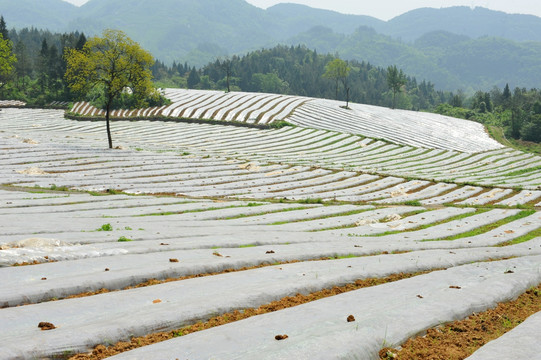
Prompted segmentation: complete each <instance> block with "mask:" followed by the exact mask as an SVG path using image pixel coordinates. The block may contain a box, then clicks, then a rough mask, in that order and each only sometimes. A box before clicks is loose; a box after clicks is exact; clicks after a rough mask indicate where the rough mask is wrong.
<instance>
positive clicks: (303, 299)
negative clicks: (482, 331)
mask: <svg viewBox="0 0 541 360" xmlns="http://www.w3.org/2000/svg"><path fill="white" fill-rule="evenodd" d="M427 272H428V271H426V272H422V273H414V274H404V273H400V274H394V275H391V276H388V277H385V278H373V279H363V280H357V281H355V283H351V284H347V285H344V286H335V287H333V288H332V289H324V290H321V291H318V292H315V293H312V294H308V295H302V294H297V295H295V296H288V297H285V298H283V299H281V300H278V301H274V302H271V303H269V304H266V305H262V306H260V307H259V308H257V309H254V308H252V309H245V310H242V311H238V310H235V311H233V312H231V313H226V314H223V315H219V316H216V317H213V318H210V319H209V320H208V321H207V322H204V323H203V322H198V323H196V324H193V325H189V326H185V327H183V328H181V329H177V330H173V331H169V332H160V333H155V334H149V335H146V336H141V337H134V338H132V339H131V340H130V341H129V342H119V343H117V344H115V345H111V346H109V347H106V346H103V345H98V346H96V348H94V350H92V352H91V353H89V354H78V355H75V356H72V357H71V358H70V360H98V359H105V358H107V357H109V356H113V355H116V354H119V353H122V352H124V351H128V350H132V349H136V348H138V347H142V346H146V345H150V344H154V343H158V342H161V341H165V340H169V339H172V338H175V337H179V336H183V335H187V334H190V333H193V332H196V331H201V330H205V329H210V328H212V327H215V326H219V325H224V324H227V323H230V322H234V321H238V320H242V319H247V318H249V317H252V316H255V315H261V314H265V313H269V312H274V311H278V310H282V309H286V308H290V307H293V306H297V305H301V304H304V303H308V302H311V301H315V300H318V299H322V298H326V297H329V296H333V295H337V294H341V293H344V292H348V291H353V290H358V289H361V288H365V287H370V286H375V285H381V284H384V283H388V282H393V281H398V280H402V279H406V278H410V277H413V276H418V275H421V274H425V273H427ZM344 316H346V315H345V314H344ZM350 316H351V317H352V318H353V315H350ZM348 319H350V318H349V317H348ZM345 321H347V320H346V319H345ZM277 336H278V335H277ZM280 336H285V337H284V338H282V340H283V339H285V338H287V335H280ZM277 340H279V339H277Z"/></svg>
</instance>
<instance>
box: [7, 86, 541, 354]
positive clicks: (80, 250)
mask: <svg viewBox="0 0 541 360" xmlns="http://www.w3.org/2000/svg"><path fill="white" fill-rule="evenodd" d="M167 94H168V96H169V97H170V98H171V99H172V101H173V102H172V104H171V105H169V106H168V107H167V108H164V109H161V110H159V111H161V114H162V115H163V116H169V117H179V118H180V117H195V118H209V119H210V118H214V119H222V120H224V121H248V120H249V119H255V120H254V123H257V122H267V120H268V121H269V122H270V121H274V120H272V119H280V120H282V119H285V120H287V121H289V122H291V123H295V122H297V123H298V124H299V125H300V122H301V118H302V119H304V120H302V121H306V123H304V124H302V125H303V126H297V127H289V126H286V127H283V128H281V129H267V130H263V129H255V128H245V127H230V126H223V125H210V124H189V123H183V122H175V121H167V122H160V121H144V120H141V121H113V123H112V129H113V141H114V142H115V145H118V148H117V149H114V150H108V149H106V148H105V145H106V141H105V140H106V139H105V129H104V128H105V125H104V124H103V122H101V121H75V120H68V119H65V118H64V117H63V112H61V111H57V110H29V109H15V108H6V109H3V110H2V111H1V112H0V122H1V123H2V129H1V131H0V184H1V186H0V204H2V206H1V207H0V234H1V235H0V276H1V277H2V279H3V281H2V282H0V288H1V289H0V308H1V309H0V329H1V333H2V334H3V335H4V336H2V338H1V339H0V349H2V351H1V352H0V359H35V358H70V357H72V356H73V358H74V359H100V358H105V357H108V356H112V357H111V358H118V359H122V358H124V359H149V358H164V359H165V358H167V359H169V358H171V359H175V358H179V359H182V358H189V359H208V358H220V359H238V358H243V359H251V358H262V359H278V358H281V359H318V358H320V359H334V358H360V359H379V358H380V357H381V358H395V357H394V356H395V355H393V354H394V352H395V351H398V350H397V349H399V348H400V346H401V345H402V344H405V343H406V341H408V340H409V339H410V340H411V339H413V338H414V337H415V336H417V335H423V334H425V333H427V332H428V333H429V334H432V333H433V332H440V333H441V332H442V330H441V329H443V328H442V326H444V325H445V324H454V322H455V321H459V320H464V319H467V318H469V317H470V316H472V315H473V314H483V313H484V312H485V311H491V310H493V309H496V306H497V305H498V304H500V305H501V304H508V303H510V302H512V301H514V300H515V299H517V298H518V297H519V296H522V295H524V294H530V295H529V296H530V297H529V299H533V300H529V304H530V305H531V306H530V305H529V306H528V309H529V313H527V314H526V315H524V319H526V317H528V316H529V315H532V314H535V313H536V312H539V311H541V301H540V300H541V296H540V294H539V290H538V287H539V285H540V284H541V213H539V211H538V210H539V205H540V204H541V191H540V190H539V189H538V187H540V186H541V171H540V170H539V165H541V158H539V157H537V156H534V155H530V154H525V153H520V152H518V151H515V150H512V149H508V148H505V147H502V146H500V145H498V144H495V143H493V142H492V140H490V139H488V138H485V136H486V134H485V133H484V130H483V129H482V128H480V129H478V128H477V124H469V123H465V124H464V127H463V129H465V130H464V131H466V133H465V134H464V133H461V132H460V127H457V126H456V124H457V123H455V125H453V124H452V123H447V119H444V120H442V121H441V122H438V121H437V120H435V118H434V117H432V116H431V115H428V114H417V113H408V112H398V111H392V110H387V111H385V109H374V108H370V107H364V106H361V105H358V106H357V105H353V106H352V109H353V110H344V109H340V108H339V107H338V106H335V105H334V103H333V102H330V101H326V100H315V99H308V98H297V97H285V96H278V95H271V94H246V93H239V94H236V93H235V94H224V93H219V92H205V91H185V90H168V92H167ZM336 104H338V103H336ZM325 107H326V108H325ZM324 108H325V109H324ZM331 109H332V110H331ZM155 110H156V109H154V110H153V111H155ZM144 111H146V110H141V114H143V113H144ZM149 111H150V110H149ZM310 111H312V112H313V113H312V114H314V113H318V114H319V115H318V116H315V115H309V114H310ZM80 113H83V111H80ZM286 113H287V114H288V116H289V117H288V116H282V115H273V114H286ZM147 115H148V112H147ZM147 115H141V116H143V117H144V116H147ZM127 116H133V115H129V114H127ZM150 117H151V116H150ZM362 117H365V118H366V121H367V123H366V125H362V121H361V120H359V119H361V118H362ZM412 117H415V118H416V120H415V119H413V118H412ZM242 119H248V120H242ZM295 119H298V121H297V120H295ZM355 119H357V120H355ZM310 121H312V123H310ZM393 121H394V122H396V123H397V124H398V123H402V124H403V125H401V127H399V126H398V125H396V126H395V125H392V122H393ZM414 121H419V122H418V123H414ZM425 121H426V122H428V123H430V124H431V126H433V128H430V127H429V126H428V125H427V127H424V126H423V125H422V123H423V122H425ZM408 122H411V124H407V123H408ZM368 123H371V124H372V125H370V126H372V127H371V128H370V129H372V130H370V131H373V132H370V131H369V126H368ZM374 123H378V126H379V127H378V126H376V125H375V124H374ZM353 124H355V125H353ZM446 124H448V125H446ZM320 125H321V126H320ZM304 126H306V127H304ZM408 126H411V128H412V129H417V131H418V132H419V133H418V134H417V135H415V134H414V133H408V131H409V130H408ZM446 126H449V128H448V129H449V130H448V132H446V131H447V130H445V129H446ZM437 129H441V132H439V131H438V130H437ZM451 129H452V130H451ZM378 132H379V133H381V135H378V134H379V133H378ZM400 134H403V138H402V140H400V136H401V135H400ZM442 134H443V135H442ZM374 137H377V138H379V139H374ZM440 137H441V138H440ZM439 138H440V140H438V139H439ZM445 138H447V139H451V138H455V139H457V141H454V140H453V141H451V140H450V141H448V142H447V145H445V144H444V143H445V142H444V139H445ZM460 139H462V140H460ZM476 139H477V140H476ZM482 139H485V140H482ZM532 294H533V295H532ZM536 294H537V295H536ZM98 309H99V310H98ZM499 314H503V313H499ZM494 316H496V315H494ZM498 316H502V315H498ZM505 316H507V315H505ZM509 316H510V315H509ZM538 318H539V316H538V315H534V316H531V317H530V318H528V319H527V320H526V321H524V320H520V321H515V322H512V321H510V320H509V321H507V322H505V321H503V320H502V321H500V323H501V325H502V326H504V327H505V335H504V332H503V331H502V332H497V335H494V336H493V338H490V339H488V338H486V339H485V338H483V340H482V341H481V340H479V341H478V344H477V345H476V347H471V348H470V347H469V346H468V348H467V349H466V350H467V355H460V356H461V357H457V358H465V357H467V356H471V358H472V359H508V358H514V355H515V354H520V358H535V357H536V356H538V352H539V346H538V342H537V341H536V337H535V336H536V331H535V329H536V326H537V325H538V323H539V320H538ZM502 319H503V317H502ZM233 320H237V321H233ZM522 322H523V323H522ZM511 323H513V324H514V325H513V326H511V325H510V324H511ZM517 324H518V326H515V325H517ZM453 326H454V325H451V328H455V329H456V328H457V326H454V327H453ZM198 330H199V331H198ZM450 332H453V331H450ZM457 332H458V331H457ZM150 339H151V340H150ZM492 339H495V340H494V341H490V340H492ZM442 344H443V345H442ZM485 344H486V345H485ZM431 346H433V347H434V353H436V352H437V351H436V350H439V351H441V349H442V348H443V349H445V347H444V346H445V342H444V341H433V342H432V345H431ZM423 347H427V349H423V350H426V351H428V354H430V346H428V345H423ZM436 348H438V349H436ZM405 349H406V348H405ZM448 355H449V356H448V357H447V358H449V359H451V358H454V357H452V356H451V354H450V353H449V354H448ZM391 356H393V357H391ZM400 356H401V355H398V358H400ZM427 356H429V355H427ZM427 358H429V357H427Z"/></svg>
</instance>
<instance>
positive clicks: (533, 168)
mask: <svg viewBox="0 0 541 360" xmlns="http://www.w3.org/2000/svg"><path fill="white" fill-rule="evenodd" d="M537 170H541V165H539V166H535V167H532V168H526V169H521V170H517V171H513V172H510V173H507V174H505V175H502V176H506V177H507V176H518V175H524V174H527V173H530V172H534V171H537Z"/></svg>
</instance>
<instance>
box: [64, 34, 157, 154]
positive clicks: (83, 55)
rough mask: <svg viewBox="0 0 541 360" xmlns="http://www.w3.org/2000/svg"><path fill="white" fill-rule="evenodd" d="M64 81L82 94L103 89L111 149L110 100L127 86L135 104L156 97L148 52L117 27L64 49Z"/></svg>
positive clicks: (151, 60)
mask: <svg viewBox="0 0 541 360" xmlns="http://www.w3.org/2000/svg"><path fill="white" fill-rule="evenodd" d="M64 56H65V59H66V63H67V69H66V74H65V75H64V77H65V79H66V82H67V83H68V85H69V87H70V88H71V90H72V91H74V92H76V93H79V94H86V93H88V91H89V90H91V89H98V90H100V91H102V92H103V95H104V98H105V121H106V124H107V138H108V141H109V148H113V141H112V138H111V128H110V124H109V116H110V112H111V105H112V104H113V100H114V99H115V98H117V97H119V96H120V95H121V94H122V92H123V91H125V90H126V89H130V90H131V92H132V93H133V96H134V97H135V99H136V105H137V106H140V107H144V106H145V105H147V104H146V99H147V98H148V97H151V96H152V97H159V94H158V91H157V90H156V89H155V88H154V86H153V84H152V81H151V79H152V72H151V71H150V67H151V66H152V65H153V64H154V59H153V58H152V55H150V53H148V52H147V51H145V50H143V49H142V48H141V47H140V46H139V44H138V43H136V42H134V41H133V40H131V39H130V38H129V37H127V36H126V34H125V33H123V32H122V31H118V30H105V31H104V32H103V34H102V36H101V37H98V36H96V37H93V38H91V39H89V40H88V41H87V42H86V43H85V44H84V46H83V48H82V49H81V50H78V49H66V51H65V55H64Z"/></svg>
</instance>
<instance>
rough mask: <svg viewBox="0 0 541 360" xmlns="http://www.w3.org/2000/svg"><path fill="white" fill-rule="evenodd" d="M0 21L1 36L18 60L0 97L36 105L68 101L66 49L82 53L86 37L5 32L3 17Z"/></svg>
mask: <svg viewBox="0 0 541 360" xmlns="http://www.w3.org/2000/svg"><path fill="white" fill-rule="evenodd" d="M0 20H1V21H0V34H2V36H3V38H4V39H8V40H9V42H10V44H11V51H12V53H13V55H14V56H15V57H16V59H17V60H16V62H15V64H14V69H13V71H12V72H11V73H10V75H9V79H8V80H9V81H7V83H6V86H4V87H3V88H2V89H1V90H0V91H1V92H0V96H2V97H3V98H10V99H19V100H24V101H26V102H28V103H30V104H36V105H45V104H47V103H49V102H51V101H71V100H72V99H73V94H72V93H71V92H70V90H69V88H68V86H67V84H66V82H65V80H64V73H65V71H66V61H65V59H64V57H63V53H64V51H65V49H66V48H77V49H81V48H82V46H83V45H84V43H85V42H86V38H85V35H84V34H82V33H79V32H71V33H64V34H60V33H51V32H49V31H44V30H38V29H35V28H30V29H29V28H24V29H21V30H15V29H12V30H9V31H8V30H7V28H6V24H5V22H4V20H3V17H0Z"/></svg>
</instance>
